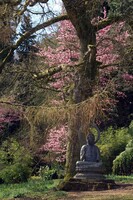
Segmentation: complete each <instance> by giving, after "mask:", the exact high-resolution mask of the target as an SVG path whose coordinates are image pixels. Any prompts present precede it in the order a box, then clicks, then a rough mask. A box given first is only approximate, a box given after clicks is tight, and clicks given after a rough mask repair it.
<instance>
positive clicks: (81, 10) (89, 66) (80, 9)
mask: <svg viewBox="0 0 133 200" xmlns="http://www.w3.org/2000/svg"><path fill="white" fill-rule="evenodd" d="M63 2H64V5H65V8H66V10H67V14H68V16H69V18H70V21H71V22H72V24H73V25H74V27H75V29H76V31H77V35H78V37H79V40H80V46H81V54H80V62H81V63H82V64H81V65H80V67H79V68H78V69H77V70H76V77H75V79H76V81H75V89H74V94H73V96H74V103H80V102H82V101H84V100H86V99H87V98H89V97H91V96H92V91H93V85H94V82H95V78H96V74H97V65H96V31H95V29H94V27H93V25H92V24H91V20H90V16H89V13H88V9H87V6H86V4H85V1H80V0H76V1H74V2H73V3H71V2H70V0H63ZM74 4H75V5H76V6H75V5H74ZM77 4H79V5H80V6H77ZM88 126H89V124H88ZM81 130H82V124H81V120H80V113H79V112H77V114H76V116H75V119H74V121H72V120H70V123H69V136H68V146H67V157H66V178H70V177H72V176H73V175H74V173H75V164H76V161H77V160H79V154H80V148H81V145H83V143H84V142H85V135H84V134H83V133H82V131H81Z"/></svg>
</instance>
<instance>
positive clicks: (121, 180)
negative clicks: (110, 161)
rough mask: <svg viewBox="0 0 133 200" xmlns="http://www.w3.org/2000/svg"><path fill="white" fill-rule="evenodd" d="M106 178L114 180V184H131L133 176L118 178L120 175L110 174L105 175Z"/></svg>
mask: <svg viewBox="0 0 133 200" xmlns="http://www.w3.org/2000/svg"><path fill="white" fill-rule="evenodd" d="M106 178H107V179H111V180H114V181H115V182H119V183H133V175H130V176H124V175H122V176H120V175H115V174H110V175H107V176H106Z"/></svg>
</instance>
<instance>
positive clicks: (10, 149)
mask: <svg viewBox="0 0 133 200" xmlns="http://www.w3.org/2000/svg"><path fill="white" fill-rule="evenodd" d="M31 164H32V156H31V154H30V152H29V151H28V150H27V149H25V147H23V146H21V145H20V144H19V143H18V142H17V141H16V140H15V139H8V140H6V141H4V142H3V143H2V146H1V148H0V179H2V180H3V181H4V183H19V182H24V181H27V180H28V178H29V177H30V175H31V171H32V168H31Z"/></svg>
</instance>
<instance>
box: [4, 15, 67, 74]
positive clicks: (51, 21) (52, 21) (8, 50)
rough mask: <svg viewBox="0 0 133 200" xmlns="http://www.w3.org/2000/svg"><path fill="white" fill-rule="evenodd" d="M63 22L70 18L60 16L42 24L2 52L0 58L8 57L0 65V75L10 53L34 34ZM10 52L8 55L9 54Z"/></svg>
mask: <svg viewBox="0 0 133 200" xmlns="http://www.w3.org/2000/svg"><path fill="white" fill-rule="evenodd" d="M62 20H68V16H67V15H66V14H65V15H61V16H58V17H54V18H52V19H50V20H48V21H46V22H44V23H42V24H39V25H37V26H35V27H34V28H32V29H31V30H29V31H27V32H25V33H24V34H23V35H22V36H21V37H20V38H19V40H18V41H17V42H16V44H14V45H12V46H8V47H7V48H5V49H3V50H2V51H1V52H0V57H3V55H5V54H6V56H5V57H4V59H3V61H2V63H1V64H0V73H1V72H2V70H3V68H4V66H5V64H6V61H7V60H8V58H9V56H10V53H9V52H13V51H14V50H15V49H17V48H18V47H19V46H20V45H21V44H22V42H23V41H24V40H25V39H27V38H28V37H30V36H31V35H32V34H33V33H35V32H37V31H38V30H41V29H44V28H46V27H48V26H51V25H52V24H54V23H57V22H59V21H62ZM7 52H8V53H7ZM5 58H6V60H5Z"/></svg>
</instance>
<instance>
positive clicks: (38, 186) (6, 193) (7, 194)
mask: <svg viewBox="0 0 133 200" xmlns="http://www.w3.org/2000/svg"><path fill="white" fill-rule="evenodd" d="M58 183H59V180H54V181H53V180H51V181H45V180H42V179H31V180H29V181H28V182H26V183H19V184H1V185H0V199H1V200H8V199H13V198H21V197H43V198H44V197H45V196H46V197H48V198H49V199H50V200H56V199H59V198H61V197H63V196H65V195H66V193H65V192H63V191H56V189H55V187H56V186H57V185H58Z"/></svg>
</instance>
